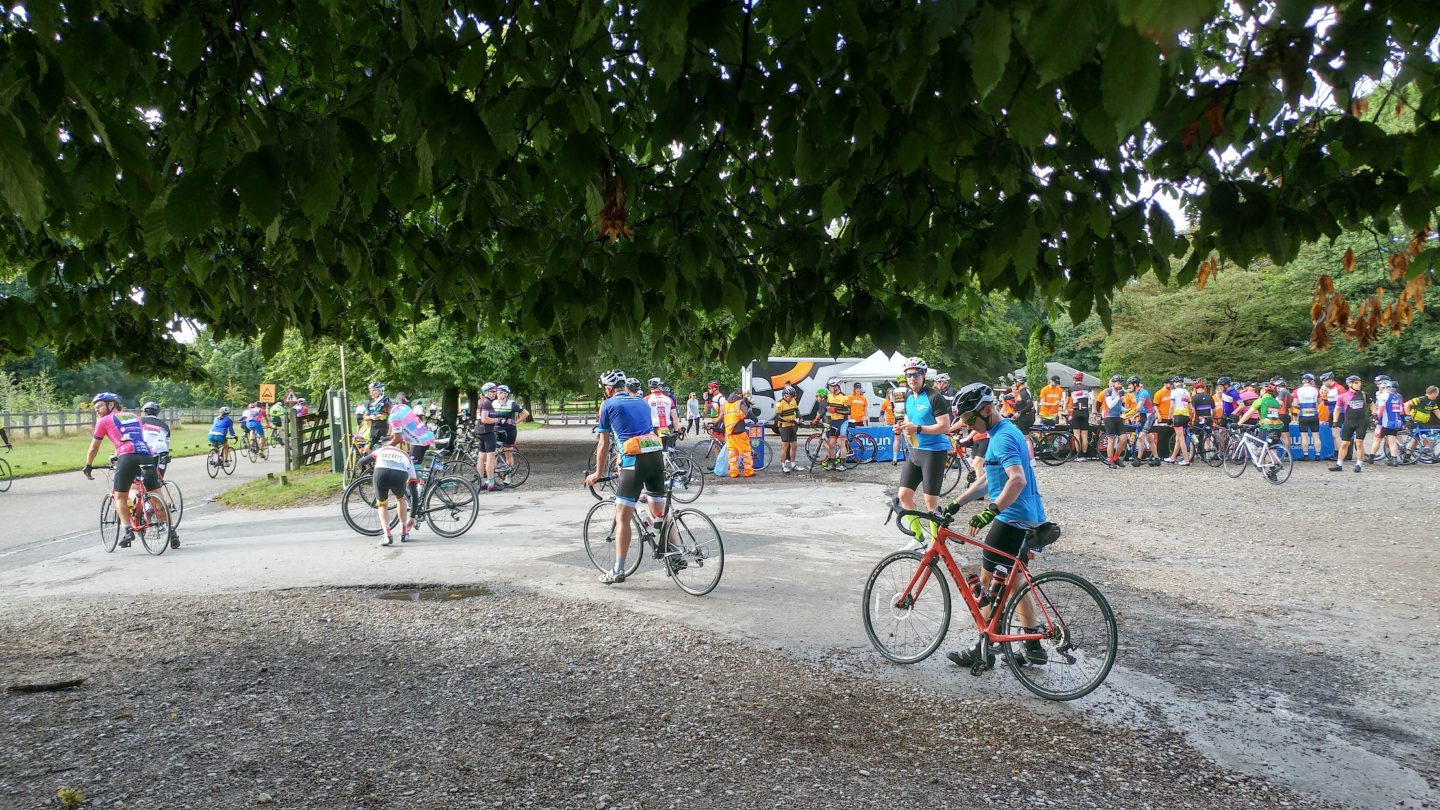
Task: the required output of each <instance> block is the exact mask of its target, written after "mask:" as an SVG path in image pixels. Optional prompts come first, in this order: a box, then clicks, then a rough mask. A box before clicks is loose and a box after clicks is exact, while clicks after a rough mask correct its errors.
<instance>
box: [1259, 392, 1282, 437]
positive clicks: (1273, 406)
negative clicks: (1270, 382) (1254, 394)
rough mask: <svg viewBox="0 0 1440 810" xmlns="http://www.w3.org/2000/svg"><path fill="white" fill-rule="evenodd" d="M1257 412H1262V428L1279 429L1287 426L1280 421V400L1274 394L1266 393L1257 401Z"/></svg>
mask: <svg viewBox="0 0 1440 810" xmlns="http://www.w3.org/2000/svg"><path fill="white" fill-rule="evenodd" d="M1255 412H1256V413H1258V414H1260V428H1261V429H1262V430H1279V429H1280V428H1282V427H1284V426H1285V423H1284V422H1282V421H1280V414H1281V413H1282V410H1281V408H1280V400H1278V399H1276V398H1275V395H1274V394H1266V395H1265V396H1263V397H1260V399H1259V400H1258V401H1257V402H1256V403H1255Z"/></svg>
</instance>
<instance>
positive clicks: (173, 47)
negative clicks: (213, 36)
mask: <svg viewBox="0 0 1440 810" xmlns="http://www.w3.org/2000/svg"><path fill="white" fill-rule="evenodd" d="M204 52H205V30H204V29H203V28H201V27H200V21H199V20H197V19H195V18H194V17H193V16H188V15H187V16H186V17H185V19H184V20H182V21H181V22H180V24H179V25H177V26H175V32H174V33H173V34H171V36H170V61H171V62H172V63H174V65H175V70H176V71H178V72H180V73H189V72H191V71H193V70H194V69H195V68H197V67H199V66H200V57H201V55H202V54H203V53H204Z"/></svg>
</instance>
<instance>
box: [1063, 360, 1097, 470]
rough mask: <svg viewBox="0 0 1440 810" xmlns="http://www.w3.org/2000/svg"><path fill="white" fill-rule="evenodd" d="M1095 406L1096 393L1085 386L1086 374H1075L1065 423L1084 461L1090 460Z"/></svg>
mask: <svg viewBox="0 0 1440 810" xmlns="http://www.w3.org/2000/svg"><path fill="white" fill-rule="evenodd" d="M1094 405H1095V392H1093V391H1091V390H1090V388H1089V386H1087V385H1085V373H1084V372H1081V371H1077V372H1075V379H1074V385H1072V386H1070V395H1069V396H1068V397H1066V398H1065V422H1066V423H1067V424H1069V425H1070V430H1071V432H1072V433H1074V434H1075V447H1076V449H1078V450H1079V451H1080V459H1081V460H1082V461H1083V460H1085V459H1088V458H1090V452H1091V447H1090V411H1091V410H1092V409H1093V408H1094ZM1096 444H1098V442H1097V443H1096Z"/></svg>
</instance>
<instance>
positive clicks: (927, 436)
mask: <svg viewBox="0 0 1440 810" xmlns="http://www.w3.org/2000/svg"><path fill="white" fill-rule="evenodd" d="M942 413H946V405H945V396H944V395H943V394H941V393H940V392H939V391H936V390H935V389H933V388H930V387H929V386H926V387H925V388H922V389H920V393H918V394H916V393H914V392H911V393H910V395H909V396H907V397H905V420H906V421H907V422H909V423H910V424H912V425H919V426H920V427H925V426H926V425H934V424H938V422H939V419H937V418H936V417H937V416H938V415H939V414H942ZM915 441H916V444H915V448H916V449H918V450H949V449H950V440H949V439H947V438H945V434H943V433H917V434H915Z"/></svg>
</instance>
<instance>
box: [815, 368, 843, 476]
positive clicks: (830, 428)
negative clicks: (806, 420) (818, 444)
mask: <svg viewBox="0 0 1440 810" xmlns="http://www.w3.org/2000/svg"><path fill="white" fill-rule="evenodd" d="M825 387H826V388H827V389H829V390H828V391H822V392H819V393H817V394H816V395H815V410H816V412H817V420H818V415H821V414H823V416H824V419H825V460H824V461H822V462H820V469H822V470H829V469H834V468H835V467H836V466H840V467H842V468H843V466H844V464H845V449H844V448H843V447H841V442H840V437H841V435H843V433H844V431H845V420H846V419H848V418H849V417H850V402H849V400H848V399H847V398H846V397H845V395H844V394H842V393H841V392H840V381H839V380H837V379H835V378H834V377H831V378H830V379H829V381H828V382H827V383H826V385H825Z"/></svg>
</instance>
